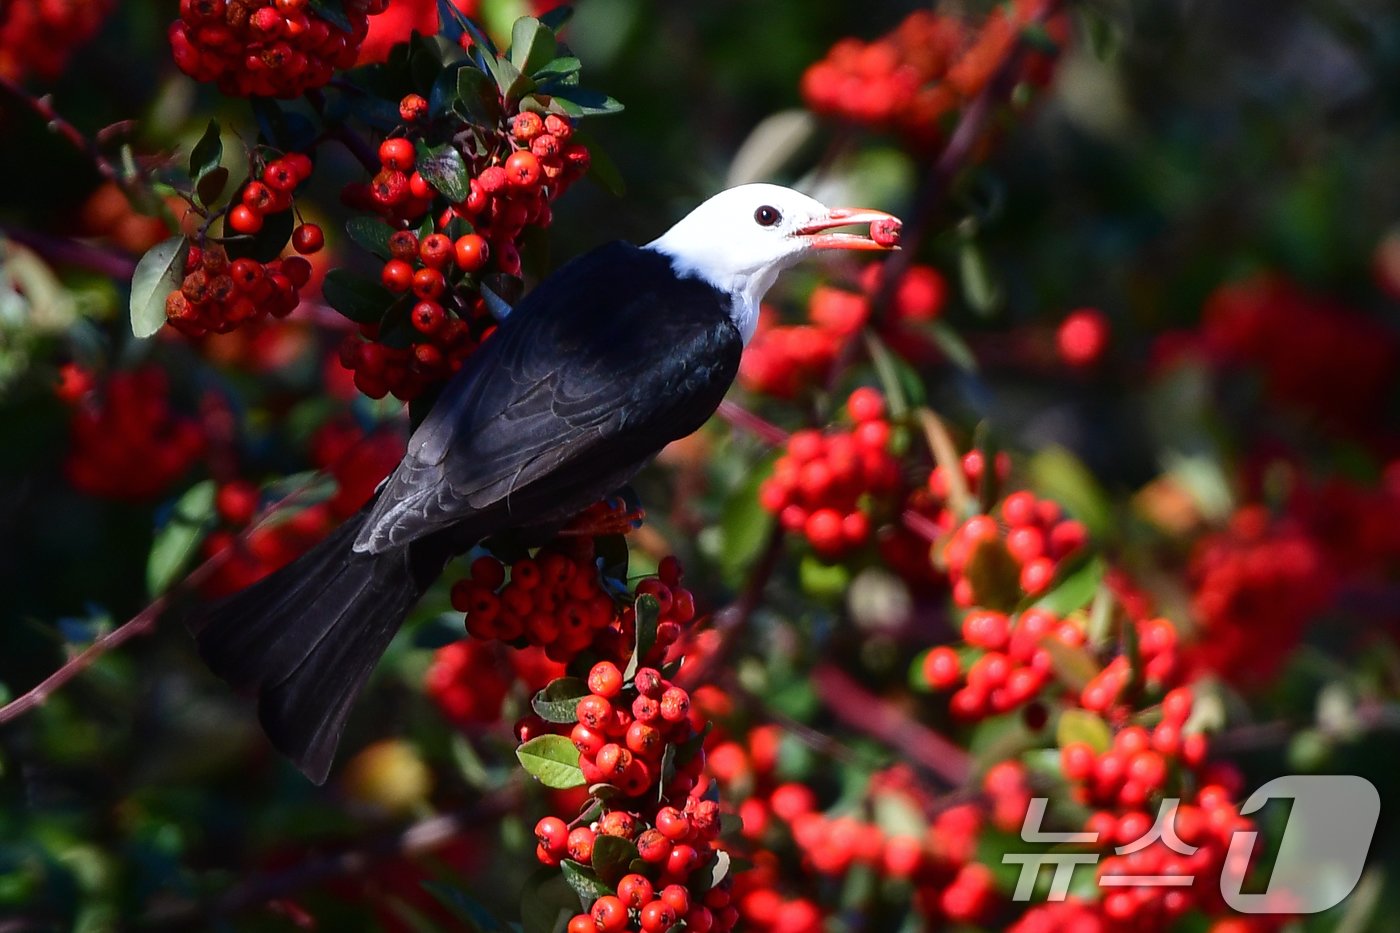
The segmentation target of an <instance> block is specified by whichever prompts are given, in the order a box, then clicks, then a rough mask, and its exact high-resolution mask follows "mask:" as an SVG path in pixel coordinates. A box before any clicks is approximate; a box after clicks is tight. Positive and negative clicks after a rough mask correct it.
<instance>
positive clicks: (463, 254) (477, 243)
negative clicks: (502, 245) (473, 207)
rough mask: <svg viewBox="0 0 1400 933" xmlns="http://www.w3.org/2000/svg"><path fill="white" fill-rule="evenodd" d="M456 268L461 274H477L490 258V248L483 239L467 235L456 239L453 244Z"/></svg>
mask: <svg viewBox="0 0 1400 933" xmlns="http://www.w3.org/2000/svg"><path fill="white" fill-rule="evenodd" d="M453 251H454V253H455V255H456V259H457V268H459V269H461V270H462V271H463V272H479V271H480V270H481V268H482V267H483V266H485V265H486V261H487V260H488V259H490V258H491V246H490V244H488V243H487V242H486V240H485V239H484V238H483V237H480V236H477V235H476V234H475V233H468V234H466V235H465V236H460V237H458V238H457V242H456V243H455V244H453Z"/></svg>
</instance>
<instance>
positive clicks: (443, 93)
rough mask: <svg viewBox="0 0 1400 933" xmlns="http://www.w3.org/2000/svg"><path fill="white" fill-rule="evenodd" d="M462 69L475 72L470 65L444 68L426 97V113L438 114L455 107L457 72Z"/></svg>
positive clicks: (464, 64)
mask: <svg viewBox="0 0 1400 933" xmlns="http://www.w3.org/2000/svg"><path fill="white" fill-rule="evenodd" d="M463 68H470V69H471V70H472V71H476V69H475V68H473V67H472V66H471V65H469V64H466V63H463V64H460V65H453V66H451V67H449V68H444V69H443V70H442V73H441V74H439V75H438V76H437V80H435V81H434V82H433V90H432V93H430V94H429V95H428V112H429V113H432V114H439V113H443V112H445V111H448V110H451V109H452V108H454V107H456V106H457V90H458V81H457V72H459V71H461V70H462V69H463Z"/></svg>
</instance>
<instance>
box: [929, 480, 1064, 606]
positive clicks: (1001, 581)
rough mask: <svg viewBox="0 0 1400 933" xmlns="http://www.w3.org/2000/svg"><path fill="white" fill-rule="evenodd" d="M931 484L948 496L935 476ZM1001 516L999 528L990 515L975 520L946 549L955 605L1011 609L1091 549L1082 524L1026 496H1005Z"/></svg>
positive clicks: (1050, 504)
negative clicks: (1065, 563)
mask: <svg viewBox="0 0 1400 933" xmlns="http://www.w3.org/2000/svg"><path fill="white" fill-rule="evenodd" d="M929 483H930V488H931V489H932V491H933V492H934V493H935V495H938V494H946V488H945V484H944V483H942V482H940V481H939V478H938V477H937V471H936V470H935V473H934V475H933V476H930V478H929ZM935 487H936V488H935ZM1000 511H1001V519H1002V521H1001V523H998V522H997V520H996V519H995V518H993V517H992V516H991V515H975V516H973V517H972V518H969V519H968V520H967V521H965V522H963V524H962V525H961V526H960V527H958V528H957V529H956V530H955V531H954V532H953V535H952V537H950V538H949V539H948V541H947V543H946V544H945V545H944V546H943V554H942V557H943V562H944V564H945V565H946V567H947V570H948V579H949V581H950V582H951V583H952V585H953V601H954V602H955V603H957V604H958V605H959V606H963V607H970V606H995V607H1008V608H1009V607H1010V606H1014V605H1015V604H1017V603H1019V602H1020V600H1021V598H1022V596H1023V595H1029V596H1037V595H1040V594H1041V593H1044V592H1045V591H1046V590H1048V589H1049V588H1050V584H1051V583H1052V582H1054V580H1055V575H1056V574H1057V573H1058V572H1059V567H1060V565H1061V563H1062V562H1063V561H1064V560H1065V559H1066V558H1069V557H1072V556H1073V555H1075V554H1077V553H1078V552H1079V551H1080V550H1081V549H1082V548H1083V547H1084V545H1085V544H1087V543H1088V540H1089V534H1088V531H1087V530H1086V529H1085V527H1084V525H1083V524H1082V523H1081V522H1078V521H1075V520H1074V519H1070V518H1066V517H1065V516H1064V514H1063V512H1062V511H1061V509H1060V507H1059V505H1057V504H1056V503H1054V502H1052V501H1050V500H1048V499H1037V498H1036V497H1035V496H1034V495H1033V494H1032V493H1029V492H1026V491H1024V490H1022V491H1018V492H1014V493H1012V494H1010V495H1009V496H1007V497H1006V499H1005V500H1004V501H1003V502H1002V503H1001V509H1000ZM1003 524H1004V526H1005V527H1003Z"/></svg>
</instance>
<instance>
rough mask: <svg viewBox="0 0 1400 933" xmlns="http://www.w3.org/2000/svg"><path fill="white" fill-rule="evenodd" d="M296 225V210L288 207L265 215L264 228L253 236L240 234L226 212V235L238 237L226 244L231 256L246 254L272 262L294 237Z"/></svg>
mask: <svg viewBox="0 0 1400 933" xmlns="http://www.w3.org/2000/svg"><path fill="white" fill-rule="evenodd" d="M295 226H296V215H295V212H294V211H293V210H292V209H291V208H288V209H287V210H285V211H278V212H277V213H276V214H268V215H266V216H264V217H263V225H262V229H261V230H259V231H258V232H257V233H255V234H253V236H251V237H246V236H238V234H237V232H236V231H235V230H234V229H233V228H232V227H230V226H229V225H228V215H227V214H225V215H224V236H226V237H237V238H236V239H233V240H230V241H229V242H228V243H227V244H225V245H226V248H227V250H228V255H229V258H230V259H242V258H243V257H245V256H246V257H248V258H250V259H256V260H257V261H258V262H272V261H273V260H274V259H276V258H277V257H278V256H281V255H282V250H284V249H286V248H287V241H288V240H290V239H291V238H292V228H293V227H295Z"/></svg>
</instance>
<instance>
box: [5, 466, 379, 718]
mask: <svg viewBox="0 0 1400 933" xmlns="http://www.w3.org/2000/svg"><path fill="white" fill-rule="evenodd" d="M356 446H358V445H356ZM351 450H354V448H351ZM343 456H348V452H347V454H345V455H343ZM319 476H320V474H319V473H318V474H317V476H316V477H313V478H312V479H309V480H308V481H307V482H306V483H305V484H303V485H302V486H299V487H298V488H296V489H294V490H292V491H291V492H290V493H288V494H287V495H285V496H283V497H282V498H281V499H278V500H277V501H276V502H274V503H272V504H271V505H269V506H268V507H267V508H266V509H264V510H263V511H262V514H260V515H259V516H258V518H257V520H256V521H254V522H252V523H251V524H249V525H248V527H247V528H245V529H243V530H242V531H241V532H239V534H238V537H237V538H236V539H235V545H234V546H235V547H236V546H237V545H238V544H241V543H242V542H243V541H245V540H246V539H247V537H248V536H249V535H250V534H252V533H253V532H254V531H256V530H257V529H259V528H261V527H262V526H263V525H265V524H267V522H268V521H269V520H270V519H271V518H272V517H273V516H274V515H276V514H277V513H278V512H280V511H281V510H283V509H285V508H287V507H288V506H290V505H292V504H293V503H295V502H296V501H297V500H298V499H299V498H301V496H302V495H304V494H305V493H306V491H307V490H308V489H310V488H311V487H312V486H313V485H315V483H316V479H317V478H319ZM232 553H233V548H232V547H230V548H228V549H225V550H223V551H220V552H219V553H218V554H215V555H214V556H213V557H211V558H209V559H208V560H206V561H205V562H204V563H202V564H200V565H199V566H198V567H196V568H195V569H194V570H192V571H190V573H189V574H188V575H186V576H185V578H184V579H183V580H181V581H180V582H179V583H177V584H175V585H174V586H173V587H171V588H170V590H169V591H168V592H166V593H165V594H163V595H161V596H158V597H156V599H155V600H154V601H153V602H152V603H151V604H150V605H148V606H147V607H146V608H145V609H142V610H141V611H140V612H138V613H137V614H136V615H134V616H132V617H131V618H130V619H128V620H127V621H126V622H123V623H122V624H121V625H119V626H117V627H116V628H114V629H113V630H112V631H110V632H108V633H107V634H106V635H103V636H101V637H100V638H98V639H96V640H95V641H93V643H92V644H90V645H88V646H87V647H86V648H84V649H83V650H82V651H80V652H78V653H77V654H75V655H73V657H71V658H69V659H68V660H67V661H65V662H64V663H63V666H62V667H60V668H59V669H58V670H56V671H54V672H53V673H52V674H50V675H49V676H47V677H45V678H44V679H43V680H41V681H39V683H38V684H36V685H35V686H33V687H31V688H30V689H29V690H27V691H25V692H24V693H23V694H21V695H20V696H18V697H16V698H15V699H13V700H11V701H10V702H9V703H6V704H5V705H4V706H0V725H4V724H5V723H7V722H10V721H12V720H15V719H18V718H19V717H20V716H23V715H24V714H25V713H27V712H29V711H30V710H32V709H37V708H38V707H40V706H43V705H44V703H45V702H46V701H47V700H48V698H49V697H50V696H52V695H53V693H54V692H55V691H56V690H58V689H59V688H60V687H62V686H64V685H65V684H67V683H68V682H69V681H70V680H72V679H73V678H74V677H77V676H78V675H79V674H81V673H82V672H83V671H85V670H87V669H88V668H89V667H91V666H92V663H93V662H94V661H96V660H97V659H98V658H100V657H102V655H104V654H106V653H107V652H109V651H111V650H112V649H114V648H118V647H120V646H121V645H123V644H125V643H126V642H127V641H129V640H130V639H132V638H134V637H136V636H137V635H146V634H148V633H150V632H151V631H152V630H154V629H155V625H156V622H157V621H158V620H159V619H160V616H161V613H163V612H164V611H165V609H166V607H167V606H168V605H169V604H170V601H171V599H172V598H173V597H174V596H176V595H180V594H183V593H186V592H189V591H190V590H192V589H194V588H195V587H197V586H199V585H200V584H201V583H203V582H204V581H205V580H206V579H208V577H209V576H210V574H212V573H213V572H214V571H215V570H217V569H218V568H219V567H220V566H222V565H223V563H224V562H225V561H226V560H228V558H229V556H230V555H231V554H232Z"/></svg>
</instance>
